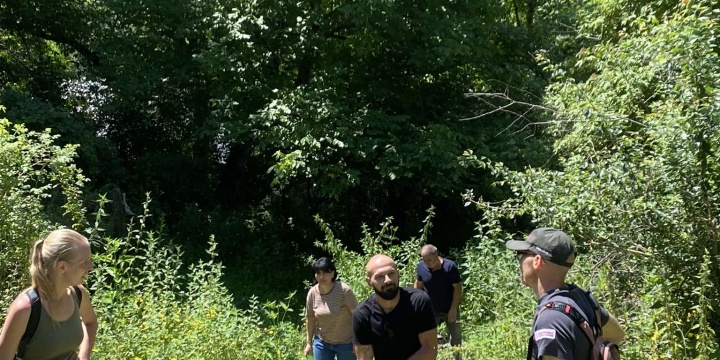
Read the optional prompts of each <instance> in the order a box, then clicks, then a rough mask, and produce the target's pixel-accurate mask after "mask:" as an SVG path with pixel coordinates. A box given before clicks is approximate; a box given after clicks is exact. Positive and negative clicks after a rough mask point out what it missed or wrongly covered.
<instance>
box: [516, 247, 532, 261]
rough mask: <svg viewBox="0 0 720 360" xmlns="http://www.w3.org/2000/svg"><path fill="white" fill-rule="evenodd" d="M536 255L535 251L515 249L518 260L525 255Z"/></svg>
mask: <svg viewBox="0 0 720 360" xmlns="http://www.w3.org/2000/svg"><path fill="white" fill-rule="evenodd" d="M535 255H536V254H535V253H534V252H532V251H529V250H523V251H520V250H516V251H515V257H516V258H517V260H518V261H520V260H522V259H523V258H524V257H525V256H535Z"/></svg>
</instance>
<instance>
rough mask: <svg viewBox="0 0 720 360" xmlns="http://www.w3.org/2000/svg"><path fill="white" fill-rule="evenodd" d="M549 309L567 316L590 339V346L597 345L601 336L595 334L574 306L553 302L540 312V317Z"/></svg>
mask: <svg viewBox="0 0 720 360" xmlns="http://www.w3.org/2000/svg"><path fill="white" fill-rule="evenodd" d="M547 309H552V310H556V311H559V312H561V313H563V314H565V315H567V316H568V317H569V318H570V319H571V320H572V321H573V322H574V323H575V325H576V326H577V327H578V328H579V329H580V330H582V332H583V334H585V337H586V338H587V339H588V341H590V344H591V345H592V344H595V341H596V340H597V336H598V335H599V334H597V333H595V330H594V329H593V328H592V326H591V325H590V323H588V321H587V320H586V319H585V317H583V316H582V315H580V314H579V313H578V310H577V309H575V308H574V307H573V306H572V305H570V304H567V303H564V302H561V301H551V302H549V303H547V304H545V307H544V308H542V309H541V310H540V311H539V312H538V316H540V313H542V312H543V311H545V310H547ZM591 347H592V346H591Z"/></svg>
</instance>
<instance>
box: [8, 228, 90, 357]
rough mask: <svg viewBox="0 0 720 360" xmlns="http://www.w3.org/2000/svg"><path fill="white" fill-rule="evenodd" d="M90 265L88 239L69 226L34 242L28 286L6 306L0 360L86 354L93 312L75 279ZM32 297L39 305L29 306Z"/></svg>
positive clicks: (84, 291)
mask: <svg viewBox="0 0 720 360" xmlns="http://www.w3.org/2000/svg"><path fill="white" fill-rule="evenodd" d="M92 268H93V265H92V259H91V253H90V243H89V242H88V240H87V239H86V238H85V237H84V236H82V235H80V234H79V233H77V232H75V231H73V230H67V229H62V230H55V231H53V232H51V233H50V234H49V235H48V236H47V237H45V239H42V240H38V241H37V242H35V245H34V248H33V254H32V258H31V259H30V276H31V278H32V288H31V289H29V290H27V291H26V292H23V293H22V294H20V295H19V296H18V297H17V299H15V301H14V302H13V303H12V305H10V309H8V313H7V318H6V319H5V324H4V325H3V328H2V333H0V360H12V359H14V358H15V357H16V356H17V358H22V359H24V360H75V359H80V360H87V359H89V358H90V354H91V353H92V348H93V345H94V344H95V334H96V333H97V317H96V316H95V310H93V307H92V304H91V303H90V298H89V295H88V292H87V290H86V289H85V288H84V287H83V286H82V285H80V284H82V282H83V281H84V280H85V276H86V275H87V274H88V272H89V271H90V270H92ZM34 299H39V301H40V303H39V304H40V306H35V307H33V303H34ZM36 309H37V310H39V311H38V312H37V313H34V314H33V316H31V313H33V312H34V311H35V310H36ZM38 315H39V316H38ZM36 316H37V317H36ZM33 318H35V320H34V321H33ZM33 323H35V324H36V325H37V327H36V330H35V332H34V334H33V335H32V337H31V338H29V339H28V338H27V336H26V335H25V334H26V330H27V329H28V325H29V324H30V325H31V326H30V327H33V326H32V324H33ZM21 342H22V344H21Z"/></svg>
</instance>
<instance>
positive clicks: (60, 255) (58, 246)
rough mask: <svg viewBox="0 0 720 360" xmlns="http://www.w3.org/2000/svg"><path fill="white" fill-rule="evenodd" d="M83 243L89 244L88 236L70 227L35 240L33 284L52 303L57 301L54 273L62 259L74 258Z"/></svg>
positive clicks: (31, 260)
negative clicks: (53, 279)
mask: <svg viewBox="0 0 720 360" xmlns="http://www.w3.org/2000/svg"><path fill="white" fill-rule="evenodd" d="M81 244H88V245H89V242H88V240H87V238H85V237H84V236H82V235H80V234H79V233H78V232H77V231H73V230H70V229H60V230H55V231H53V232H51V233H50V234H48V235H47V236H46V237H45V238H44V239H40V240H38V241H36V242H35V245H34V246H33V253H32V257H31V258H30V277H31V278H32V286H33V288H35V289H37V290H38V292H39V293H40V296H41V297H42V296H43V295H44V298H45V299H47V300H49V301H50V302H51V303H53V302H55V301H57V299H55V296H56V295H55V294H56V293H57V289H55V283H54V282H53V281H52V275H53V273H54V271H55V266H56V265H57V263H58V262H60V261H69V260H73V259H74V257H75V256H76V253H77V249H78V248H79V247H80V245H81Z"/></svg>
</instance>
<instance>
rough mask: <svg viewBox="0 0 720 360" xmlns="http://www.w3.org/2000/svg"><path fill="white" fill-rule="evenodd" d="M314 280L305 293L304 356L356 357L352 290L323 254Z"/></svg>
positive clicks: (319, 359)
mask: <svg viewBox="0 0 720 360" xmlns="http://www.w3.org/2000/svg"><path fill="white" fill-rule="evenodd" d="M313 272H314V273H315V281H314V284H313V286H312V287H311V288H310V290H309V291H308V294H307V303H306V318H307V339H306V340H307V344H306V345H305V355H310V354H311V353H312V354H313V358H314V359H315V360H334V359H335V357H336V356H337V359H338V360H355V359H356V358H355V355H354V354H353V346H352V313H353V311H355V308H356V307H357V305H358V302H357V299H356V298H355V294H354V293H353V291H352V289H350V287H349V286H347V285H346V284H345V283H343V282H341V281H340V280H338V279H337V269H335V264H333V262H332V260H330V259H328V258H326V257H322V258H320V259H318V260H317V261H315V264H314V265H313Z"/></svg>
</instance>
